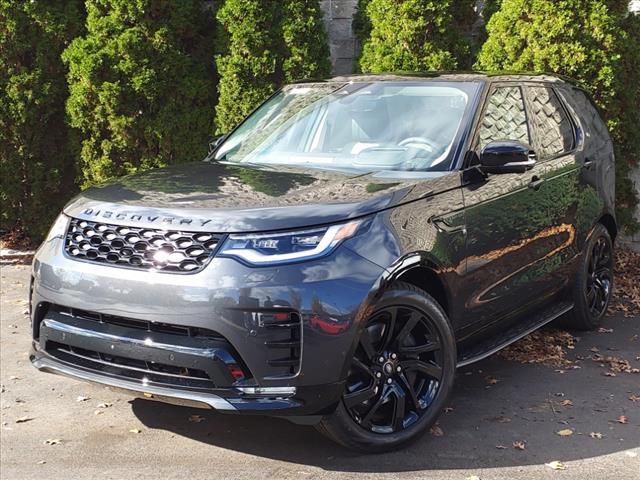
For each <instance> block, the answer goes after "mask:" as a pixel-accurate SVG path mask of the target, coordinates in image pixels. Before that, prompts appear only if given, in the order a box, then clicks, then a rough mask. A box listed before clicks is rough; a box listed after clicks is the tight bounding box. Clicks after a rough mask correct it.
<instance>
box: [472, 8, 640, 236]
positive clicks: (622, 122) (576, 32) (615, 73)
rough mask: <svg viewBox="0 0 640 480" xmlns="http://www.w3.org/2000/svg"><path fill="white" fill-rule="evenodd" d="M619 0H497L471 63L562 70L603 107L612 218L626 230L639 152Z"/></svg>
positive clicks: (635, 99)
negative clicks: (609, 145)
mask: <svg viewBox="0 0 640 480" xmlns="http://www.w3.org/2000/svg"><path fill="white" fill-rule="evenodd" d="M639 21H640V20H639V19H638V18H637V17H633V16H632V17H629V16H628V15H627V2H626V1H613V0H558V1H550V0H502V3H501V6H500V9H499V10H498V11H497V12H496V13H495V14H494V15H493V16H492V17H491V20H490V21H489V24H488V26H487V30H488V35H489V36H488V39H487V41H486V43H485V44H484V45H483V47H482V50H481V52H480V55H479V58H478V63H477V67H478V68H480V69H482V70H489V71H505V70H506V71H534V72H552V73H557V74H564V75H567V76H570V77H573V78H575V79H577V80H578V81H580V82H581V83H582V84H583V85H584V86H585V87H586V88H587V89H588V90H589V91H590V92H591V93H592V94H593V97H594V99H595V101H596V103H597V104H598V105H599V106H600V107H601V108H602V110H603V112H604V114H605V117H606V120H607V122H608V126H609V130H610V132H611V135H612V138H613V141H614V144H615V147H616V197H617V207H618V208H617V217H618V222H619V223H620V224H621V225H622V226H623V227H625V228H626V229H627V230H628V231H630V232H632V231H634V230H636V229H637V227H638V226H637V225H636V224H635V223H634V222H633V220H632V215H633V212H634V209H635V208H636V205H637V199H636V198H635V195H634V193H633V187H632V185H631V182H630V180H629V178H628V171H629V169H630V167H631V166H632V165H635V164H637V161H638V158H639V157H640V139H639V138H638V135H637V125H638V124H640V117H639V115H640V113H639V112H638V105H640V92H639V89H640V87H639V86H640V48H638V46H639V45H640V42H639V41H638V40H639V38H640V35H639V33H638V32H639V31H640V29H639V27H638V22H639Z"/></svg>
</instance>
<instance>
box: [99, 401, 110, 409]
mask: <svg viewBox="0 0 640 480" xmlns="http://www.w3.org/2000/svg"><path fill="white" fill-rule="evenodd" d="M112 406H113V403H107V402H105V403H99V404H98V406H97V408H109V407H112Z"/></svg>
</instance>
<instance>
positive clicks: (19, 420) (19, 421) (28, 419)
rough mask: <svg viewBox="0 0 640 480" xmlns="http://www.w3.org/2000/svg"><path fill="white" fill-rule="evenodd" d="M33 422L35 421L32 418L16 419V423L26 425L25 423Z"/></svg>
mask: <svg viewBox="0 0 640 480" xmlns="http://www.w3.org/2000/svg"><path fill="white" fill-rule="evenodd" d="M31 420H33V418H32V417H20V418H16V423H25V422H30V421H31Z"/></svg>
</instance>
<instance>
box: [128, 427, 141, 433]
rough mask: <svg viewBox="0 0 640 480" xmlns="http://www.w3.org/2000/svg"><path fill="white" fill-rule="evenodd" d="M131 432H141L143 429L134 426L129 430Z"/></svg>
mask: <svg viewBox="0 0 640 480" xmlns="http://www.w3.org/2000/svg"><path fill="white" fill-rule="evenodd" d="M129 431H130V432H131V433H140V432H142V430H140V429H139V428H132V429H131V430H129Z"/></svg>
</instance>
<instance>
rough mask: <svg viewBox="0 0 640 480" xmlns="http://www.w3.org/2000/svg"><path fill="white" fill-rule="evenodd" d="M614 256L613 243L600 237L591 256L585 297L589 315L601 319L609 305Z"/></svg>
mask: <svg viewBox="0 0 640 480" xmlns="http://www.w3.org/2000/svg"><path fill="white" fill-rule="evenodd" d="M612 269H613V255H612V251H611V243H610V242H608V241H607V239H606V238H605V237H604V236H599V237H598V238H597V239H596V241H595V243H594V245H593V247H592V249H591V252H590V255H589V265H588V267H587V277H586V282H585V287H584V288H585V297H586V301H587V306H588V307H589V313H590V314H591V315H592V316H593V317H600V316H601V315H602V314H603V313H604V311H605V310H606V308H607V305H608V304H609V297H610V295H611V285H612V278H613V274H612Z"/></svg>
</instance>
